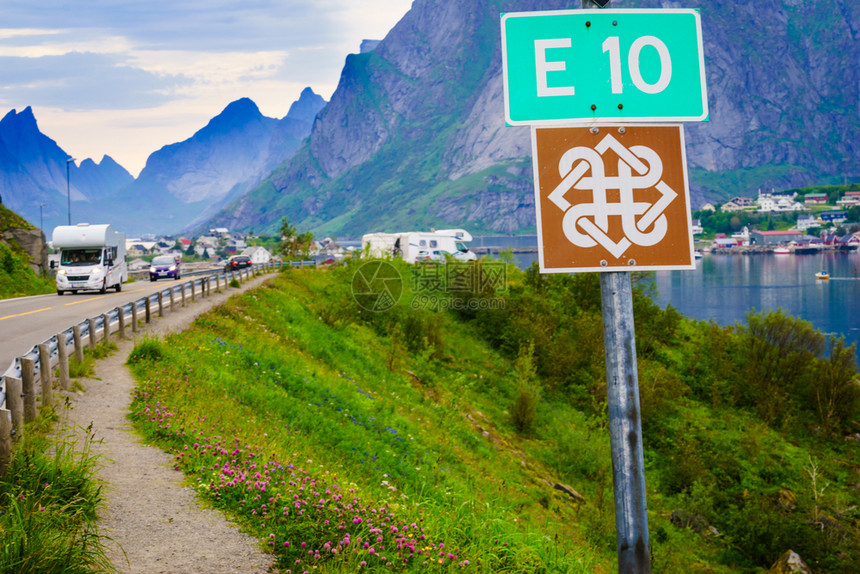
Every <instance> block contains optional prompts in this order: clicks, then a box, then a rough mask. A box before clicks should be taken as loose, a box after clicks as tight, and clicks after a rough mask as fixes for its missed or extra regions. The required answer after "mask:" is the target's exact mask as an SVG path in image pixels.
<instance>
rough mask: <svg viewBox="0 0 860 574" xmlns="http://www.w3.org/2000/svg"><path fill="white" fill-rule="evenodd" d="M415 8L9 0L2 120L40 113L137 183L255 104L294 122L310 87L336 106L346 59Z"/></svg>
mask: <svg viewBox="0 0 860 574" xmlns="http://www.w3.org/2000/svg"><path fill="white" fill-rule="evenodd" d="M411 4H412V0H41V1H34V0H0V117H2V116H3V115H5V114H6V113H7V112H8V111H9V110H12V109H16V110H18V111H21V110H23V109H24V108H26V107H27V106H31V107H32V108H33V113H34V114H35V116H36V121H37V122H38V124H39V129H40V130H41V131H42V133H44V134H45V135H47V136H48V137H50V138H52V139H53V140H55V141H56V142H57V144H58V145H59V146H60V147H61V148H63V149H64V150H65V151H66V152H68V153H69V154H71V155H73V156H74V157H75V158H76V159H77V160H78V163H80V161H81V160H83V159H85V158H92V159H93V160H95V161H96V162H100V161H101V159H102V156H104V155H110V156H111V157H112V158H114V159H115V160H116V161H117V162H119V163H120V164H121V165H122V166H123V167H125V168H126V169H128V170H129V171H130V172H131V173H132V175H134V176H137V175H138V173H139V172H140V170H141V169H143V166H144V164H145V162H146V158H147V157H148V156H149V154H151V153H152V152H154V151H156V150H157V149H160V148H161V147H163V146H165V145H168V144H171V143H175V142H178V141H182V140H185V139H187V138H189V137H191V135H193V134H194V132H196V131H197V130H199V129H200V128H202V127H203V126H204V125H206V123H207V122H208V121H209V120H210V119H211V118H212V117H214V116H216V115H217V114H218V113H219V112H220V111H221V110H223V109H224V108H225V107H226V106H227V104H229V103H230V102H232V101H234V100H237V99H239V98H241V97H249V98H251V99H252V100H254V102H256V104H257V105H258V106H259V108H260V111H261V112H262V113H263V114H264V115H266V116H269V117H277V118H281V117H283V116H284V115H286V113H287V111H288V110H289V107H290V104H291V103H292V102H293V101H295V100H296V99H297V98H298V96H299V93H300V92H301V91H302V89H303V88H305V87H306V86H310V87H311V88H313V90H314V91H315V92H316V93H318V94H320V95H321V96H323V97H324V98H325V99H326V100H328V99H329V98H330V97H331V94H332V92H334V89H335V88H336V87H337V82H338V79H339V78H340V72H341V69H342V68H343V63H344V60H345V58H346V55H347V54H349V53H355V52H358V50H359V46H360V44H361V40H362V39H382V38H383V37H384V36H385V35H386V34H387V33H388V31H389V30H390V29H391V28H392V27H393V26H394V25H395V24H396V23H397V22H398V21H399V20H400V19H401V18H402V17H403V15H404V14H405V13H406V12H407V11H408V10H409V7H410V6H411Z"/></svg>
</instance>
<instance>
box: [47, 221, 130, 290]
mask: <svg viewBox="0 0 860 574" xmlns="http://www.w3.org/2000/svg"><path fill="white" fill-rule="evenodd" d="M51 243H52V245H53V247H54V249H59V250H60V261H59V265H55V263H56V262H52V263H51V267H52V268H54V269H56V270H57V295H62V294H63V293H65V292H66V291H71V292H72V293H77V292H78V291H83V290H97V291H100V292H102V293H104V292H105V291H107V290H108V289H109V288H111V287H113V288H114V289H116V290H117V293H119V292H120V291H122V284H123V283H124V282H125V281H126V280H127V279H128V266H127V265H126V262H125V234H124V233H119V232H117V231H114V229H113V228H112V227H111V226H110V225H108V224H103V225H90V224H89V223H79V224H77V225H60V226H58V227H55V228H54V236H53V241H52V242H51Z"/></svg>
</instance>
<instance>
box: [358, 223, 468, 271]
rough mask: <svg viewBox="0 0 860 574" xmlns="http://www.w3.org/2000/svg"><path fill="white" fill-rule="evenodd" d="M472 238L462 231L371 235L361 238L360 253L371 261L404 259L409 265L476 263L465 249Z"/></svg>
mask: <svg viewBox="0 0 860 574" xmlns="http://www.w3.org/2000/svg"><path fill="white" fill-rule="evenodd" d="M469 241H472V236H471V235H470V234H469V232H468V231H465V230H463V229H441V230H438V231H407V232H404V233H368V234H366V235H364V236H362V238H361V250H362V251H363V252H364V251H366V252H367V253H368V254H369V255H370V256H371V257H402V258H403V260H404V261H406V262H407V263H415V262H416V261H444V260H445V257H447V256H450V257H453V258H454V259H457V260H460V261H471V260H474V259H477V257H476V256H475V254H474V253H473V252H472V251H469V249H468V248H467V247H466V245H465V244H466V243H467V242H469Z"/></svg>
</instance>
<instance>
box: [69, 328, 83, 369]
mask: <svg viewBox="0 0 860 574" xmlns="http://www.w3.org/2000/svg"><path fill="white" fill-rule="evenodd" d="M72 338H73V339H74V341H75V360H76V361H77V362H78V363H83V362H84V338H83V337H82V336H81V326H80V325H75V326H74V327H72Z"/></svg>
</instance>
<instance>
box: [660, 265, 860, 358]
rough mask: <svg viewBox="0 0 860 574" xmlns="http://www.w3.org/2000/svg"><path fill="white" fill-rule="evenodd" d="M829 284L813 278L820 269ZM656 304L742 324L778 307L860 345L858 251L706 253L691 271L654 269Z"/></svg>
mask: <svg viewBox="0 0 860 574" xmlns="http://www.w3.org/2000/svg"><path fill="white" fill-rule="evenodd" d="M822 270H823V271H827V272H828V273H830V280H829V281H822V280H819V279H816V277H815V274H816V273H817V272H819V271H822ZM656 275H657V277H656V282H657V289H658V291H659V292H658V293H657V295H656V297H655V300H656V302H657V303H658V304H660V305H661V306H665V305H666V304H667V303H669V304H671V305H672V306H673V307H675V308H676V309H678V311H679V312H680V313H681V314H683V315H685V316H687V317H690V318H693V319H702V320H709V319H711V320H713V321H714V322H715V323H718V324H720V325H733V324H735V323H741V324H745V323H746V319H745V318H746V314H747V313H748V312H750V311H752V310H755V311H756V312H763V311H773V310H776V309H779V308H781V309H782V310H783V311H784V312H786V313H788V314H789V315H792V316H794V317H797V318H800V319H804V320H806V321H809V322H810V323H812V325H813V326H814V327H815V328H816V329H818V330H819V331H822V332H823V333H825V334H827V335H836V336H838V335H844V336H845V342H846V343H847V344H849V345H850V344H851V343H858V346H860V253H858V252H857V251H854V252H849V253H844V252H843V253H838V252H824V253H819V254H815V255H773V254H766V255H709V254H706V255H705V256H704V258H702V259H699V260H698V261H697V262H696V269H695V270H694V271H658V272H657V274H656Z"/></svg>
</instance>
